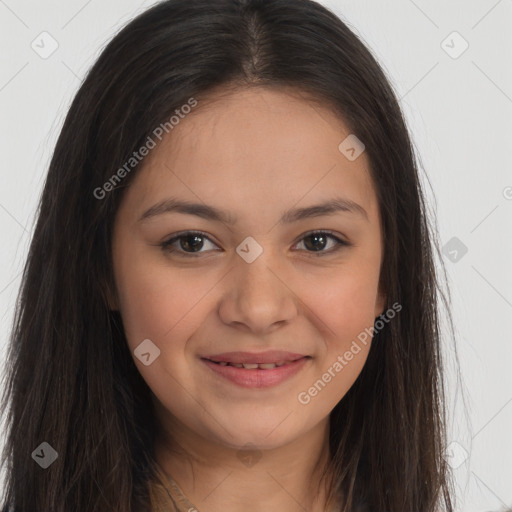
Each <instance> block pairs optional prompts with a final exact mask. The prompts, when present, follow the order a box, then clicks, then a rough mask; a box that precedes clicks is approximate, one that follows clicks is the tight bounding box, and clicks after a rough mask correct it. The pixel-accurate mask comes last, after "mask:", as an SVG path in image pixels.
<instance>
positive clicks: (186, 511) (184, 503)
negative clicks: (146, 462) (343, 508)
mask: <svg viewBox="0 0 512 512" xmlns="http://www.w3.org/2000/svg"><path fill="white" fill-rule="evenodd" d="M157 465H158V464H157ZM158 467H159V468H160V471H162V473H163V475H165V477H166V479H167V482H168V484H169V485H170V487H171V489H169V487H167V485H165V484H163V485H164V488H165V490H166V491H167V494H168V495H169V498H170V499H171V501H172V503H173V504H174V506H175V507H176V509H177V511H178V512H200V511H199V509H198V508H197V507H196V506H195V505H194V504H192V503H191V502H190V500H189V499H188V498H187V497H186V496H185V493H184V492H183V491H182V490H181V488H180V486H179V485H178V484H177V482H176V481H175V480H174V479H173V478H172V477H171V475H169V473H167V472H166V471H164V470H163V469H162V467H161V466H160V465H158ZM162 483H163V482H162ZM338 510H339V508H338V504H337V503H336V504H334V505H333V506H332V507H331V508H330V509H329V510H328V511H326V512H337V511H338Z"/></svg>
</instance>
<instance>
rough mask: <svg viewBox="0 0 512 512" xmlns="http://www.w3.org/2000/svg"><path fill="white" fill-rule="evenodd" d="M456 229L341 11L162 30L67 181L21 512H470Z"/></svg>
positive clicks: (93, 130)
mask: <svg viewBox="0 0 512 512" xmlns="http://www.w3.org/2000/svg"><path fill="white" fill-rule="evenodd" d="M434 229H435V228H433V227H432V226H431V223H430V219H429V218H428V216H427V208H426V205H425V201H424V196H423V192H422V189H421V186H420V181H419V176H418V165H417V163H416V158H415V155H414V152H413V149H412V144H411V141H410V138H409V135H408V132H407V129H406V125H405V122H404V119H403V116H402V113H401V111H400V108H399V105H398V103H397V100H396V97H395V95H394V93H393V91H392V89H391V87H390V85H389V83H388V81H387V79H386V77H385V75H384V73H383V71H382V70H381V68H380V67H379V65H378V64H377V62H376V60H375V59H374V58H373V57H372V55H371V53H370V52H369V50H368V49H367V48H366V47H365V46H364V45H363V43H362V42H361V41H360V40H359V39H358V38H357V37H356V36H355V35H354V33H353V32H351V30H349V28H348V27H347V26H346V25H345V24H344V23H343V22H342V21H341V20H340V19H339V18H337V17H336V16H335V15H334V14H333V13H331V12H330V11H328V10H327V9H326V8H324V7H322V6H320V5H319V4H317V3H315V2H313V1H310V0H264V1H263V0H168V1H164V2H161V3H159V4H157V5H156V6H154V7H152V8H151V9H149V10H148V11H146V12H145V13H143V14H142V15H140V16H138V17H137V18H136V19H135V20H133V21H132V22H131V23H129V24H128V25H127V26H126V27H125V28H124V29H123V30H121V31H120V33H119V34H117V35H116V36H115V37H114V39H113V40H112V41H111V42H110V44H108V46H107V47H106V48H105V49H104V51H103V52H102V54H101V56H100V57H99V59H98V61H97V62H96V64H95V65H94V66H93V67H92V69H91V70H90V72H89V74H88V76H87V78H86V80H85V81H84V83H83V84H82V86H81V87H80V90H79V91H78V93H77V95H76V97H75V99H74V101H73V103H72V105H71V107H70V110H69V113H68V115H67V118H66V120H65V123H64V126H63V128H62V131H61V134H60V137H59V139H58V142H57V145H56V148H55V152H54V154H53V158H52V160H51V164H50V168H49V171H48V176H47V180H46V183H45V187H44V191H43V194H42V198H41V203H40V209H39V212H38V221H37V225H36V228H35V231H34V235H33V240H32V244H31V246H30V252H29V256H28V261H27V264H26V268H25V273H24V276H23V284H22V289H21V295H20V300H19V304H18V309H17V314H16V318H15V325H14V328H13V333H12V339H11V345H10V352H9V358H8V368H7V369H8V372H7V377H6V385H5V391H4V396H3V407H4V410H5V414H6V418H7V420H8V438H7V444H6V449H5V453H4V461H5V462H6V463H7V467H8V475H7V481H6V491H5V495H4V502H3V507H4V510H5V511H16V512H28V511H30V512H33V511H41V512H43V511H44V512H50V511H51V512H65V511H66V512H67V511H71V510H73V511H85V510H87V511H88V512H107V511H108V512H112V511H117V512H139V511H151V512H155V511H164V510H165V511H169V510H186V511H189V512H192V511H193V510H198V511H200V512H211V511H218V510H223V511H225V512H231V511H239V510H244V511H248V512H251V511H253V512H257V511H264V510H265V511H266V510H282V511H283V512H284V511H286V512H291V511H305V510H307V511H310V512H320V511H322V512H324V511H343V512H348V511H372V512H375V511H378V512H384V511H386V512H391V511H392V512H406V511H407V512H411V511H415V512H416V511H418V512H419V511H421V512H433V511H438V510H448V511H451V510H453V505H452V497H451V485H450V483H449V478H448V474H447V465H446V463H445V460H444V457H443V453H444V445H445V433H444V425H445V411H444V406H443V400H442V399H443V386H442V384H443V380H442V365H441V357H440V339H439V321H438V309H437V307H438V300H439V297H443V298H444V296H443V294H442V293H439V292H440V287H439V280H438V276H437V274H436V268H435V264H434V255H435V251H437V246H436V244H435V238H434V237H433V232H434Z"/></svg>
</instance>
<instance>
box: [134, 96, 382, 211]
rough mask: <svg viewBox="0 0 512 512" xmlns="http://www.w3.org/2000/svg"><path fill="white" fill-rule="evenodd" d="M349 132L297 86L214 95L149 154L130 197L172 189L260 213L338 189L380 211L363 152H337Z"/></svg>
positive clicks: (158, 195) (149, 198)
mask: <svg viewBox="0 0 512 512" xmlns="http://www.w3.org/2000/svg"><path fill="white" fill-rule="evenodd" d="M350 133H351V132H350V129H349V127H348V126H347V125H346V124H345V123H344V121H343V120H342V119H340V118H339V117H338V116H337V115H335V114H334V113H333V112H332V110H331V109H330V108H329V107H328V106H327V105H322V104H319V103H318V102H313V101H310V100H308V99H307V98H304V97H301V96H299V95H298V94H297V93H296V92H295V91H290V90H288V91H286V90H275V89H268V88H251V89H241V90H236V91H231V92H229V93H226V92H222V93H220V94H214V95H210V96H208V98H207V99H205V100H201V99H198V106H197V107H195V109H194V110H193V111H192V112H191V113H190V114H188V115H186V116H184V117H183V118H182V119H180V122H179V124H178V125H176V126H174V128H173V129H172V131H170V132H169V133H168V134H166V135H164V137H163V139H162V142H161V143H160V144H158V145H157V147H156V148H155V149H153V150H152V151H151V153H150V154H149V155H148V156H147V157H146V158H145V160H144V161H143V162H142V164H141V167H142V168H141V169H139V170H138V172H137V175H136V176H135V179H134V181H133V183H132V184H131V186H130V188H129V190H128V192H127V194H126V195H127V197H126V200H127V201H130V202H131V204H132V206H134V205H135V204H137V205H138V204H143V205H144V206H147V205H148V202H155V203H156V202H158V201H160V200H164V199H165V198H166V196H169V195H172V196H173V197H176V196H179V197H183V198H184V199H189V200H194V201H196V202H197V201H203V202H206V203H208V204H217V205H222V207H223V208H224V209H228V210H237V211H239V212H241V215H250V214H251V213H252V214H253V215H259V216H260V218H261V216H262V215H263V216H265V215H270V210H271V207H272V205H277V206H279V207H281V209H282V207H283V206H284V205H288V206H291V205H293V204H296V203H298V202H300V203H301V205H304V206H306V205H307V204H309V203H313V202H318V200H322V199H325V197H326V195H328V194H331V195H334V194H335V193H336V195H340V194H341V195H343V196H345V197H348V198H349V199H351V200H353V201H356V202H358V203H362V205H363V206H364V208H365V209H367V211H368V213H369V214H370V215H376V214H377V211H376V210H377V204H376V195H375V192H374V190H373V184H372V180H371V178H370V173H369V163H368V159H367V157H366V155H365V153H364V152H363V153H362V154H361V156H359V157H358V158H357V159H356V160H354V161H350V160H349V159H347V158H346V157H345V156H344V155H343V154H342V153H341V152H340V150H339V145H340V143H341V142H342V141H343V140H344V139H345V138H346V137H347V136H349V135H350ZM149 206H151V205H149ZM141 208H142V206H141ZM247 208H249V209H250V211H249V212H246V211H244V210H245V209H247ZM139 210H140V209H139ZM139 210H138V211H139Z"/></svg>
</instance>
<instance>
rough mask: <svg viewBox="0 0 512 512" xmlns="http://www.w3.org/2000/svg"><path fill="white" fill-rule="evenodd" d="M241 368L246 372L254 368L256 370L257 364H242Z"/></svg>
mask: <svg viewBox="0 0 512 512" xmlns="http://www.w3.org/2000/svg"><path fill="white" fill-rule="evenodd" d="M242 366H243V367H244V368H246V369H247V370H254V369H255V368H258V364H253V363H244V364H242Z"/></svg>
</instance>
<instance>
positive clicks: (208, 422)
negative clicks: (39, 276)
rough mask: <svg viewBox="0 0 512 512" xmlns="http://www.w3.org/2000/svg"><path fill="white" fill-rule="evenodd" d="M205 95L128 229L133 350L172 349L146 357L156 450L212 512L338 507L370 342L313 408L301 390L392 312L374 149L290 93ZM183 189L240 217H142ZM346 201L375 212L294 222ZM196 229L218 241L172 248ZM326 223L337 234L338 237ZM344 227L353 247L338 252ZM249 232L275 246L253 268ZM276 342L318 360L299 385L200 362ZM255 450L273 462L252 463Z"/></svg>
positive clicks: (124, 213)
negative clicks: (323, 473)
mask: <svg viewBox="0 0 512 512" xmlns="http://www.w3.org/2000/svg"><path fill="white" fill-rule="evenodd" d="M206 103H207V102H205V103H204V104H201V101H199V105H198V108H197V110H196V111H193V112H192V113H191V114H189V115H188V116H187V117H186V118H185V119H183V120H181V121H180V123H179V125H177V126H176V127H175V128H174V129H173V131H172V132H170V133H169V134H168V135H167V136H166V137H165V138H164V140H163V141H162V143H161V144H160V145H159V146H157V147H156V148H155V149H153V150H152V152H151V153H150V155H148V157H146V159H145V160H144V162H143V164H144V167H143V169H142V170H140V172H139V173H138V174H137V176H136V177H135V179H134V181H133V182H132V183H131V185H130V187H129V188H128V189H127V190H126V195H125V197H124V199H123V202H122V204H121V207H120V209H119V212H118V214H117V217H116V221H115V226H114V239H113V256H114V273H115V281H116V297H114V298H111V306H112V307H113V308H115V309H119V310H120V312H121V315H122V318H123V323H124V326H125V332H126V336H127V341H128V344H129V348H130V351H131V352H132V354H133V351H134V350H135V349H136V348H137V346H139V345H140V343H141V342H142V341H143V340H145V339H149V340H151V341H152V343H154V345H156V346H157V347H158V348H159V349H160V355H159V357H157V358H156V359H155V360H154V362H153V363H152V364H150V365H148V366H146V365H144V364H142V363H141V361H140V360H139V359H138V358H137V357H134V361H135V363H136V365H137V367H138V369H139V371H140V373H141V375H142V376H143V378H144V379H145V381H146V382H147V384H148V386H149V387H150V388H151V390H152V392H153V398H154V404H155V407H156V411H157V417H158V420H159V424H160V425H161V427H162V431H163V432H164V434H163V436H162V438H160V439H158V440H155V456H156V458H157V461H158V462H159V464H160V465H161V466H162V467H163V468H164V469H165V471H166V472H168V473H169V474H170V475H172V476H173V478H174V479H175V480H176V481H177V482H178V484H179V485H180V487H181V488H182V489H183V491H184V492H185V494H186V495H187V497H188V498H189V499H190V501H191V502H192V503H193V504H194V505H196V507H197V508H198V510H200V511H201V512H213V511H220V510H222V511H223V512H235V511H236V512H238V511H240V510H244V511H247V512H263V511H265V512H266V511H268V510H280V511H283V512H299V511H300V512H303V511H304V510H308V511H311V512H324V511H325V510H326V503H325V493H324V491H323V487H321V486H320V485H319V470H320V469H322V468H323V466H324V464H326V463H327V462H328V460H329V455H328V439H329V423H328V420H329V414H330V412H331V411H332V409H333V408H334V406H335V405H336V404H337V403H338V401H339V400H340V399H341V398H342V397H343V396H344V395H345V394H346V392H347V391H348V389H349V388H350V387H351V386H352V384H353V383H354V381H355V380H356V378H357V376H358V375H359V373H360V372H361V370H362V368H363V366H364V363H365V361H366V357H367V354H368V351H369V349H370V344H371V342H369V343H368V344H367V345H366V346H365V345H361V348H362V349H361V350H360V352H359V353H357V355H354V357H353V358H352V359H351V360H350V361H348V362H347V365H346V366H345V367H344V368H343V370H342V371H340V372H338V373H336V374H335V376H333V377H332V378H331V379H330V382H329V383H328V384H327V385H326V386H325V387H324V388H323V389H322V390H321V391H320V392H318V394H317V395H316V396H314V397H311V396H310V401H309V402H308V403H307V404H305V403H301V402H300V401H299V400H298V395H299V393H301V392H307V391H308V389H310V388H311V387H312V386H313V384H314V383H315V382H316V381H318V379H319V378H321V377H322V375H323V374H324V373H325V372H327V371H328V369H329V368H332V366H333V364H334V363H335V362H336V361H337V358H338V356H339V355H343V354H344V353H345V352H346V351H347V350H349V348H350V346H351V343H352V342H353V341H354V340H355V339H356V338H357V336H358V334H360V333H361V332H363V331H364V329H365V328H369V327H371V326H373V323H374V319H375V317H376V316H378V315H380V314H382V313H383V312H384V308H385V296H384V294H383V293H382V291H381V290H380V289H379V276H380V265H381V257H382V240H381V225H380V216H379V211H378V202H377V197H376V194H375V190H374V187H373V184H372V181H371V179H370V174H369V168H368V160H367V157H366V154H365V153H364V152H363V153H362V154H361V156H359V157H358V158H357V159H356V160H354V161H350V160H349V159H347V158H346V157H345V156H344V155H343V154H342V153H341V152H340V150H339V149H338V146H339V144H340V142H341V141H343V140H344V139H345V138H346V137H347V136H348V135H349V134H350V131H349V129H348V128H347V126H346V125H345V124H344V123H343V122H342V121H341V120H340V119H339V118H338V117H336V116H335V115H334V114H332V113H331V111H330V110H329V109H328V108H322V107H320V106H318V105H313V104H311V103H310V102H308V101H306V100H305V99H301V98H299V97H297V96H295V95H293V94H290V92H289V91H286V92H285V91H284V90H282V91H277V90H271V89H268V88H265V89H263V88H259V89H254V88H253V89H240V90H237V91H236V92H235V93H232V94H229V95H223V96H219V97H217V98H216V101H214V102H211V103H209V104H206ZM205 107H206V108H205ZM171 196H172V197H173V198H176V199H180V200H186V201H191V202H194V203H201V204H208V205H211V206H214V207H216V208H218V209H221V210H224V211H226V212H228V213H229V214H231V215H232V216H234V217H236V218H237V219H236V220H237V221H236V223H233V224H232V225H230V224H227V223H225V222H219V221H214V220H211V219H205V218H200V217H198V216H195V215H191V214H185V213H177V212H166V213H161V214H159V215H155V216H151V217H147V218H146V219H144V220H139V219H140V217H141V216H142V215H143V213H144V212H146V211H147V210H148V209H149V208H151V207H152V206H153V205H155V204H157V203H159V202H160V201H163V200H165V199H168V198H170V197H171ZM334 197H343V198H345V199H349V200H351V201H354V202H355V203H357V204H358V205H360V206H361V207H362V208H364V210H365V211H366V215H363V214H361V213H358V212H354V211H353V212H347V211H336V212H334V213H331V214H330V215H321V216H314V217H309V218H303V219H300V220H296V221H294V222H291V223H280V222H279V220H280V218H281V216H282V214H283V212H284V211H286V210H288V209H292V208H304V207H308V206H312V205H317V204H319V203H322V202H325V201H327V200H330V199H333V198H334ZM187 230H188V231H190V230H192V231H198V230H199V231H202V232H204V233H205V234H206V236H203V237H202V238H200V240H199V242H201V241H202V244H201V243H199V245H198V246H197V249H196V250H195V252H194V249H191V248H190V247H191V242H194V240H193V239H192V241H191V239H190V235H189V238H188V239H187V238H185V239H183V238H182V239H181V243H180V239H178V241H176V242H174V243H173V245H172V247H174V252H169V251H166V250H165V249H163V248H162V247H161V246H160V245H159V244H161V243H163V242H164V241H166V240H169V239H171V238H172V237H173V236H175V234H176V233H179V234H180V235H181V234H182V233H181V232H183V231H187ZM326 230H327V231H330V233H325V231H326ZM311 231H314V232H318V231H320V232H323V233H324V234H323V237H324V239H323V244H322V240H320V241H319V242H318V241H317V242H316V244H315V240H311V236H310V235H311ZM331 235H333V236H335V237H338V238H339V239H340V240H342V241H345V242H347V243H349V244H351V245H348V246H344V245H340V246H339V250H335V249H336V247H337V243H336V240H335V239H332V238H331V237H330V236H331ZM247 237H252V238H253V239H254V240H255V241H256V242H257V244H259V246H260V247H261V248H262V249H263V252H262V254H260V255H259V256H258V257H257V258H256V259H255V260H254V261H252V262H251V263H248V262H247V261H246V260H244V259H243V258H242V257H241V256H240V254H239V253H237V252H236V249H237V247H238V246H240V244H242V242H243V241H244V240H245V239H246V238H247ZM187 242H188V243H189V245H187ZM308 242H309V243H308ZM315 247H319V249H318V250H317V251H315ZM251 250H253V249H251ZM191 253H192V254H197V257H194V256H190V254H191ZM319 254H321V255H319ZM271 349H282V350H286V351H291V352H296V353H300V354H303V355H308V356H310V358H309V359H308V360H307V362H306V364H305V365H304V366H303V367H302V369H301V370H300V371H299V372H298V373H297V374H295V375H293V376H292V377H290V378H289V379H287V380H285V381H284V382H281V383H280V384H278V385H276V386H273V387H268V388H251V389H249V388H244V387H241V386H239V385H237V384H234V383H232V382H230V381H227V380H226V379H224V378H223V377H220V376H219V375H218V374H216V373H215V372H213V371H212V370H211V369H210V368H209V367H208V366H207V365H206V364H205V363H204V361H203V360H201V358H200V355H204V354H218V353H221V352H230V351H246V352H253V353H254V352H263V351H266V350H271ZM246 371H251V370H246ZM332 375H333V374H332V369H331V376H332ZM173 447H175V448H176V449H175V451H173ZM248 448H250V449H251V450H252V451H253V453H254V454H255V455H256V457H259V460H256V459H253V460H252V462H250V463H248V462H247V459H244V457H243V456H242V454H243V452H242V450H243V449H248Z"/></svg>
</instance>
